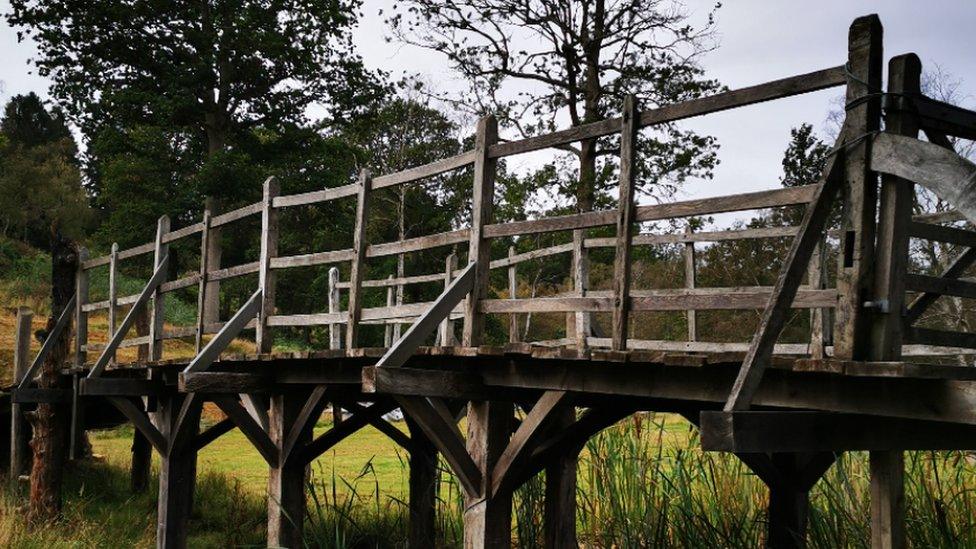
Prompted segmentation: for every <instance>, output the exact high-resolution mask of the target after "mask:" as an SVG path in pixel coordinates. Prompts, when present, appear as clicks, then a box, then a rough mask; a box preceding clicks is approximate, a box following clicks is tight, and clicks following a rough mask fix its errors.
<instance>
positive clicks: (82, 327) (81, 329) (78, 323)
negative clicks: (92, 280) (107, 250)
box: [74, 247, 89, 367]
mask: <svg viewBox="0 0 976 549" xmlns="http://www.w3.org/2000/svg"><path fill="white" fill-rule="evenodd" d="M86 259H88V249H87V248H85V247H80V248H79V249H78V260H79V264H80V263H82V262H84V261H85V260H86ZM75 296H76V297H77V299H75V342H74V344H75V345H74V346H75V366H78V367H81V366H83V365H84V364H85V362H87V360H88V353H86V352H85V350H84V347H85V345H87V344H88V313H87V312H85V310H84V305H85V304H86V303H88V299H89V296H88V272H87V271H85V270H84V269H82V268H79V269H78V270H77V271H75Z"/></svg>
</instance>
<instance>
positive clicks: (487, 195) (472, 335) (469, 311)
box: [462, 115, 498, 347]
mask: <svg viewBox="0 0 976 549" xmlns="http://www.w3.org/2000/svg"><path fill="white" fill-rule="evenodd" d="M497 141H498V121H497V120H496V119H495V117H494V116H491V115H489V116H486V117H484V118H482V119H481V120H479V121H478V132H477V135H475V143H474V152H475V159H474V190H473V193H472V201H471V237H470V242H469V244H468V262H469V263H470V262H472V261H476V262H477V267H476V268H475V272H474V286H473V287H472V290H471V293H470V294H468V298H467V300H466V301H465V304H464V330H463V334H462V345H464V346H465V347H473V346H477V345H480V344H481V340H482V337H483V336H484V321H485V318H484V314H482V313H481V312H479V311H478V301H479V300H482V299H485V298H486V297H488V273H489V268H488V267H489V265H488V262H489V261H490V260H491V241H490V240H488V239H487V238H485V237H484V230H485V225H488V224H490V223H491V222H492V215H493V212H492V210H493V208H492V206H493V203H494V196H495V164H496V161H495V160H494V159H492V158H489V156H488V148H489V147H490V146H491V145H494V144H495V143H496V142H497Z"/></svg>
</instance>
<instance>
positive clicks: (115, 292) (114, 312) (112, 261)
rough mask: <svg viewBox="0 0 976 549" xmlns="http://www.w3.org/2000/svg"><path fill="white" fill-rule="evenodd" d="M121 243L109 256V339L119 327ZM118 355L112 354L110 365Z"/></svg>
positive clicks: (115, 243) (114, 246) (114, 244)
mask: <svg viewBox="0 0 976 549" xmlns="http://www.w3.org/2000/svg"><path fill="white" fill-rule="evenodd" d="M118 278H119V243H118V242H113V243H112V251H111V253H110V254H109V256H108V333H109V337H111V335H112V334H114V333H115V328H116V326H118V308H119V283H118ZM115 357H116V353H115V352H113V353H112V359H111V361H110V362H109V363H110V364H115V361H116V358H115Z"/></svg>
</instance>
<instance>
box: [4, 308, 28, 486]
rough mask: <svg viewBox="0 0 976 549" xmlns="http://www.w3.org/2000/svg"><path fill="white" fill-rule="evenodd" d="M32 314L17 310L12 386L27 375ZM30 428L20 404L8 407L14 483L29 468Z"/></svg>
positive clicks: (11, 467) (11, 477)
mask: <svg viewBox="0 0 976 549" xmlns="http://www.w3.org/2000/svg"><path fill="white" fill-rule="evenodd" d="M33 317H34V313H33V312H32V311H31V310H30V308H28V307H18V308H17V325H16V328H15V329H16V332H15V335H14V337H15V340H14V385H17V384H19V383H20V381H21V380H22V379H23V378H24V376H25V375H27V369H28V368H29V367H30V342H31V321H32V320H33ZM29 440H30V426H29V425H28V424H27V420H26V419H25V418H24V413H23V410H21V408H20V404H18V403H16V402H13V403H12V404H11V405H10V464H9V465H10V480H11V481H12V482H16V481H17V479H18V478H20V475H22V474H24V472H25V471H27V470H28V468H29V467H30V448H29V446H28V442H29Z"/></svg>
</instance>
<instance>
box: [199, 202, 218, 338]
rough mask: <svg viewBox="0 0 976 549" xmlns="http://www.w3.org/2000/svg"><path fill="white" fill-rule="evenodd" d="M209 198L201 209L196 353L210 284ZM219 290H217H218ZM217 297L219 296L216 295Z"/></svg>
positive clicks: (201, 332) (211, 214)
mask: <svg viewBox="0 0 976 549" xmlns="http://www.w3.org/2000/svg"><path fill="white" fill-rule="evenodd" d="M211 202H212V201H211V200H210V199H208V200H207V205H206V206H204V209H203V230H202V231H201V232H200V282H199V283H198V285H197V332H196V340H195V341H194V347H195V350H196V352H197V354H199V353H200V350H201V349H203V336H204V332H205V331H206V327H207V312H208V311H207V302H208V301H209V300H210V296H209V294H208V292H209V290H210V284H209V283H208V280H207V278H208V276H207V272H208V271H209V270H210V268H211V267H210V260H211V257H210V253H209V252H210V248H211V243H210V239H211V238H213V233H212V232H211V231H212V228H211V227H210V219H211V217H212V216H213V212H212V211H211V210H210V204H211ZM218 291H219V290H218ZM218 297H219V296H218Z"/></svg>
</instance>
